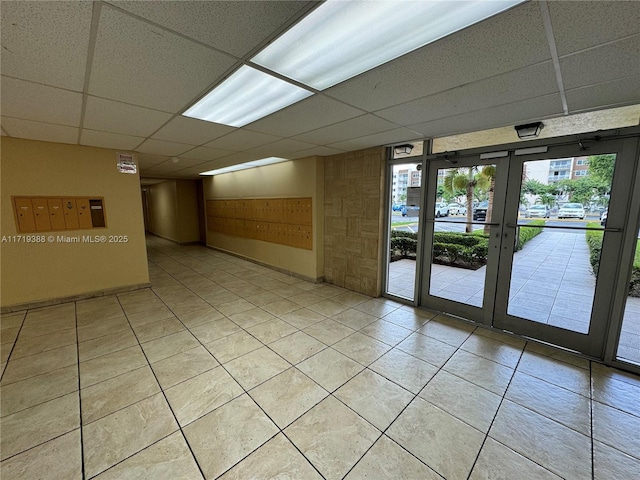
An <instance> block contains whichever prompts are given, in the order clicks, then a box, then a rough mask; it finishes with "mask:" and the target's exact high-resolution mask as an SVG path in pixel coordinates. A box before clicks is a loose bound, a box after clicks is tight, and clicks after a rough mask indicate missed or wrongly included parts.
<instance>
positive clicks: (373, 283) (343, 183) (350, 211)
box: [324, 147, 386, 297]
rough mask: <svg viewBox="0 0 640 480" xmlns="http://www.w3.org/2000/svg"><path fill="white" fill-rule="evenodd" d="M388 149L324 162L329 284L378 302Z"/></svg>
mask: <svg viewBox="0 0 640 480" xmlns="http://www.w3.org/2000/svg"><path fill="white" fill-rule="evenodd" d="M385 154H386V149H385V148H384V147H375V148H369V149H366V150H358V151H355V152H348V153H343V154H338V155H331V156H329V157H326V158H325V173H324V191H325V200H324V215H325V241H324V245H325V255H324V277H325V281H326V282H328V283H332V284H334V285H338V286H340V287H345V288H348V289H350V290H354V291H356V292H360V293H363V294H365V295H370V296H373V297H379V296H380V295H381V292H382V290H381V289H382V243H383V242H382V239H383V224H384V203H385V202H384V193H383V192H384V191H385V188H384V187H385V183H384V182H385V162H386V160H385V159H386V157H385Z"/></svg>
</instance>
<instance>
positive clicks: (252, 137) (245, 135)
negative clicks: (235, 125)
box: [205, 129, 281, 151]
mask: <svg viewBox="0 0 640 480" xmlns="http://www.w3.org/2000/svg"><path fill="white" fill-rule="evenodd" d="M280 138H281V137H276V136H273V135H267V134H264V133H257V132H250V131H248V130H244V129H238V130H236V131H235V132H231V133H229V134H228V135H225V136H224V137H220V138H217V139H216V140H214V141H212V142H209V143H207V144H206V145H205V146H206V147H211V148H221V149H223V150H235V151H238V150H248V149H250V148H255V147H259V146H261V145H266V144H267V143H273V142H275V141H277V140H280Z"/></svg>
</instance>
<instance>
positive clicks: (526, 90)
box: [376, 61, 558, 125]
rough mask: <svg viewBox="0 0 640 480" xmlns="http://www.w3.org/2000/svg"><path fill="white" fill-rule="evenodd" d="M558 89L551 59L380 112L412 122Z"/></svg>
mask: <svg viewBox="0 0 640 480" xmlns="http://www.w3.org/2000/svg"><path fill="white" fill-rule="evenodd" d="M557 91H558V83H557V81H556V75H555V70H554V68H553V63H552V62H551V61H549V62H544V63H540V64H537V65H534V66H531V67H525V68H522V69H520V70H516V71H513V72H508V73H505V74H502V75H497V76H495V77H491V78H486V79H483V80H479V81H477V82H473V83H470V84H467V85H463V86H460V87H455V88H452V89H450V90H446V91H444V92H441V93H436V94H434V95H430V96H428V97H424V98H420V99H417V100H414V101H411V102H408V103H404V104H402V105H398V106H396V107H391V108H388V109H385V110H380V111H378V112H376V115H378V116H380V117H382V118H386V119H387V120H389V121H392V122H395V123H397V124H403V125H412V124H416V123H422V122H429V121H431V120H436V119H438V118H444V117H450V116H452V115H457V114H461V113H464V112H468V111H474V110H480V109H483V108H490V107H494V106H498V105H504V104H507V103H513V102H516V101H520V100H525V99H527V98H533V97H539V96H541V95H546V94H549V93H554V92H557Z"/></svg>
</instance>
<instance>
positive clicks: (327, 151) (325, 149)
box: [290, 145, 346, 159]
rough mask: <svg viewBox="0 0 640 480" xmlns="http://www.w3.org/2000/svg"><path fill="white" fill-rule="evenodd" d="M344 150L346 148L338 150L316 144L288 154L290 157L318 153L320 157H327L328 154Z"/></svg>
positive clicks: (308, 155) (302, 156)
mask: <svg viewBox="0 0 640 480" xmlns="http://www.w3.org/2000/svg"><path fill="white" fill-rule="evenodd" d="M344 152H346V150H340V149H338V148H332V147H325V146H323V145H318V146H316V147H313V148H308V149H306V150H299V151H297V152H292V153H291V155H290V156H291V158H292V159H296V158H305V157H312V156H314V155H319V156H321V157H328V156H329V155H336V154H338V153H344Z"/></svg>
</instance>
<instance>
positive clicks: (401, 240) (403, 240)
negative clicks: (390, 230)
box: [391, 236, 418, 257]
mask: <svg viewBox="0 0 640 480" xmlns="http://www.w3.org/2000/svg"><path fill="white" fill-rule="evenodd" d="M417 248H418V240H416V239H413V238H411V237H403V236H397V237H392V238H391V252H392V253H393V252H394V251H396V250H397V251H399V252H400V255H402V256H404V257H406V256H408V255H411V254H413V255H415V253H416V251H417Z"/></svg>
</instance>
